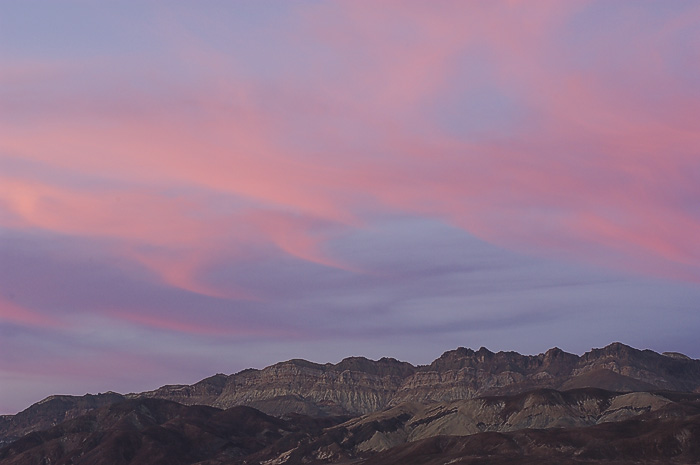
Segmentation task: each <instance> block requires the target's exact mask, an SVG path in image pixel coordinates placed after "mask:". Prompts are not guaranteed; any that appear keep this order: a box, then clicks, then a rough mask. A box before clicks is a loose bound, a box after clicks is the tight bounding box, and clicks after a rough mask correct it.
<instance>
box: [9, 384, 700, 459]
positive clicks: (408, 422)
mask: <svg viewBox="0 0 700 465" xmlns="http://www.w3.org/2000/svg"><path fill="white" fill-rule="evenodd" d="M341 422H342V423H341ZM533 427H536V428H538V429H533ZM699 460H700V394H687V393H685V394H684V393H669V392H659V393H655V394H649V393H626V394H624V393H614V392H610V391H604V390H599V389H580V390H573V391H566V392H559V391H553V390H536V391H531V392H526V393H520V394H517V395H512V396H496V397H484V398H476V399H469V400H463V401H457V402H452V403H446V404H417V403H413V404H402V405H400V406H396V407H394V408H391V409H388V410H386V411H383V412H377V413H373V414H369V415H365V416H362V417H359V418H354V419H349V420H348V419H347V418H345V419H343V418H337V417H336V418H329V417H323V418H320V419H319V418H317V419H313V418H310V417H306V416H302V415H296V414H292V415H289V416H287V417H285V418H277V417H272V416H269V415H266V414H264V413H262V412H260V411H258V410H255V409H253V408H250V407H240V406H239V407H233V408H231V409H228V410H220V409H217V408H214V407H207V406H185V405H182V404H177V403H175V402H171V401H165V400H161V399H131V400H127V401H123V402H120V403H117V404H113V405H110V406H106V407H101V408H99V409H96V410H93V411H92V412H90V413H88V414H86V415H83V416H79V417H77V418H74V419H71V420H68V421H65V422H63V423H61V424H59V425H57V426H54V427H52V428H50V429H48V430H46V431H42V432H34V433H31V434H29V435H27V436H25V437H23V438H21V439H19V440H17V441H15V442H13V443H11V444H10V445H8V446H5V447H4V448H0V463H1V464H2V465H45V464H48V463H51V464H58V465H63V464H73V465H87V464H95V465H120V464H124V465H127V464H128V465H142V464H154V465H160V464H173V465H194V464H199V465H214V464H221V465H223V464H229V465H231V464H240V465H242V464H247V465H253V464H259V465H295V464H307V463H311V464H314V463H317V464H320V463H339V464H340V463H356V464H358V465H359V464H367V465H371V464H374V465H385V464H410V463H415V464H438V463H439V464H444V463H461V464H476V463H480V464H483V463H487V464H506V463H525V464H527V463H543V464H549V463H573V462H575V463H589V464H607V465H613V464H623V463H624V464H626V463H650V464H651V463H668V464H683V463H697V462H698V461H699Z"/></svg>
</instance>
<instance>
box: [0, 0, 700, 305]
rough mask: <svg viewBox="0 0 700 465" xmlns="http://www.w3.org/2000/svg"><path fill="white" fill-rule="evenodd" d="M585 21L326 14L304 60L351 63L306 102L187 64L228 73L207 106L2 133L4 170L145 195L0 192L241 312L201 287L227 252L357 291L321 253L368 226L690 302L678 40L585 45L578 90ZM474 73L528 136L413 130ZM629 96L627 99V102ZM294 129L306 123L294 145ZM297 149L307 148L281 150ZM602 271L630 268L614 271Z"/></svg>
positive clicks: (80, 113) (80, 117)
mask: <svg viewBox="0 0 700 465" xmlns="http://www.w3.org/2000/svg"><path fill="white" fill-rule="evenodd" d="M588 5H589V4H588V3H586V2H576V3H566V4H564V3H562V2H543V3H538V4H537V5H534V6H533V5H530V4H525V3H518V2H513V3H500V4H496V5H493V4H479V5H475V4H464V5H457V4H452V3H445V4H443V7H444V8H434V7H432V6H431V7H428V6H426V5H424V4H420V3H410V4H408V5H405V6H402V7H401V8H400V10H397V8H396V7H395V6H393V5H390V4H384V5H376V3H375V2H372V3H368V2H358V3H354V2H353V3H344V4H341V5H329V6H328V5H327V6H322V7H320V9H321V10H319V11H321V13H319V16H315V15H313V14H310V15H309V16H308V17H307V21H308V22H307V23H306V24H305V25H306V26H311V27H310V29H309V30H311V31H312V33H313V34H315V35H314V36H312V37H311V39H314V40H315V39H317V38H319V37H320V38H322V39H323V40H324V41H325V42H324V43H325V44H326V45H327V47H329V48H330V49H331V50H332V51H334V52H336V53H337V54H338V55H339V56H340V57H343V58H345V57H347V58H348V62H347V65H346V66H345V67H343V66H342V65H341V67H340V68H338V69H336V70H330V71H328V70H326V71H324V70H323V69H322V68H323V63H322V62H316V63H315V64H316V66H318V67H319V76H318V77H316V76H314V75H313V74H311V75H310V76H309V78H310V82H309V83H307V85H309V86H310V87H309V88H306V87H304V83H303V82H300V80H299V79H298V76H290V77H285V76H280V77H279V81H278V82H273V83H263V84H259V83H255V82H251V81H246V80H244V79H243V78H242V77H241V76H240V75H238V74H236V73H235V72H233V71H230V70H231V69H232V68H234V67H233V66H229V65H231V63H228V62H227V61H226V60H227V58H226V54H224V53H220V52H221V50H215V49H209V48H207V47H208V45H207V44H206V43H201V42H196V43H195V46H193V47H194V49H192V50H190V51H188V56H190V57H194V58H193V59H201V60H204V61H205V62H207V63H210V62H212V61H213V62H214V65H216V66H215V67H214V68H215V69H216V70H217V72H219V73H229V72H230V73H232V74H231V75H230V76H228V77H229V79H223V78H222V77H221V76H218V75H217V76H214V75H212V76H204V77H203V78H202V79H203V80H204V84H205V85H208V84H209V83H213V84H214V85H213V89H214V90H213V91H204V90H198V89H191V88H190V89H178V95H177V96H175V95H172V96H169V97H168V98H156V97H148V96H144V95H143V94H141V93H139V92H136V91H132V92H131V93H129V92H127V94H126V95H122V96H121V97H120V98H119V101H118V102H117V101H107V102H105V101H102V102H101V103H100V104H95V103H94V99H92V98H91V97H90V96H89V95H88V96H87V97H85V96H81V95H77V96H74V95H70V92H68V95H63V94H62V92H64V91H52V92H57V93H56V94H53V93H52V94H51V95H48V96H47V97H48V100H51V98H54V99H58V100H59V101H63V102H64V103H69V101H70V100H71V99H72V98H75V99H76V100H77V101H76V102H75V103H77V105H75V108H77V109H76V110H65V108H64V106H62V105H54V106H51V108H53V109H54V110H51V111H44V112H37V113H36V114H35V115H33V116H32V118H31V119H30V121H31V124H27V123H26V121H22V122H19V121H13V120H12V119H5V120H3V121H2V122H1V123H0V131H2V132H3V134H7V136H6V137H5V136H4V137H3V140H2V141H0V149H1V150H2V151H4V152H5V153H10V154H14V155H16V156H21V157H24V158H26V159H31V160H34V161H35V162H41V163H44V164H46V165H47V166H59V167H62V168H65V169H71V170H75V171H77V172H80V173H81V174H83V175H85V176H91V175H95V174H100V175H104V174H105V173H107V174H108V176H110V177H111V178H113V179H115V180H119V181H121V182H124V183H127V184H128V183H134V184H137V185H153V186H156V187H155V188H154V190H153V191H144V190H138V189H136V190H133V189H128V190H127V189H126V188H125V189H122V190H116V191H114V192H79V191H75V190H71V189H67V188H62V187H58V186H52V185H48V184H45V183H40V182H29V181H23V180H18V179H11V178H7V177H6V178H5V180H4V181H5V182H4V183H3V187H1V188H0V189H2V192H3V194H2V195H3V197H4V198H5V203H6V204H8V205H10V206H11V211H12V212H13V214H14V217H17V218H20V219H21V223H20V224H22V225H24V226H25V227H38V228H44V229H48V230H52V231H58V232H62V233H66V234H76V235H83V234H84V235H90V236H103V237H113V238H116V239H120V240H123V241H125V242H127V243H129V244H131V245H132V246H133V247H126V248H125V249H124V250H128V251H129V252H127V253H128V254H129V256H130V258H131V259H134V260H136V261H138V262H139V263H141V264H143V265H144V266H146V267H148V268H150V269H152V270H154V271H156V272H157V273H158V274H159V276H161V278H162V279H163V281H164V282H166V283H169V284H172V285H174V286H177V287H181V288H183V289H188V290H192V291H195V292H199V293H202V294H206V295H212V296H229V297H231V296H233V297H240V298H251V297H252V296H249V295H246V293H245V290H240V291H234V292H233V294H227V293H226V292H224V291H222V290H221V289H215V288H212V287H211V286H208V285H207V284H206V283H205V282H202V280H201V279H199V278H198V277H197V275H198V273H199V272H200V271H201V270H202V269H204V268H206V265H207V263H208V262H210V261H211V260H212V257H214V256H216V254H217V250H220V248H221V247H223V246H222V245H221V244H223V243H225V242H227V240H228V242H229V243H236V244H238V245H237V246H230V245H229V246H227V247H229V249H227V250H226V253H227V254H229V255H230V256H232V257H235V256H236V254H239V253H244V252H243V251H244V250H246V249H249V248H252V247H257V246H259V245H260V244H263V243H265V242H266V241H269V242H271V243H272V244H274V245H275V246H276V247H278V248H279V249H280V250H282V251H284V252H285V253H287V254H289V255H291V256H294V257H296V258H299V259H302V260H307V261H311V262H314V263H319V264H323V265H326V266H331V267H337V268H342V269H346V270H353V271H359V270H355V269H354V268H353V266H352V264H349V263H343V262H341V261H340V260H339V259H337V258H334V257H331V256H329V255H328V254H327V253H325V252H324V242H325V241H326V240H328V238H329V237H332V235H328V234H326V233H325V232H321V231H322V230H323V227H324V226H323V225H327V224H334V225H336V226H335V227H336V228H338V229H342V228H359V227H363V222H364V221H365V220H364V219H363V218H362V216H363V211H365V210H374V211H381V210H383V211H389V212H391V211H398V212H409V213H413V214H417V215H428V216H430V217H438V218H443V219H445V220H447V221H450V222H452V223H455V224H458V225H460V226H461V227H463V228H465V229H466V230H468V231H470V232H472V233H474V234H477V235H478V236H480V237H481V238H483V239H485V240H488V241H491V242H494V243H497V244H500V245H503V246H506V247H511V248H515V249H518V250H523V251H526V252H528V251H529V252H533V253H541V252H542V250H543V249H547V248H548V247H549V248H550V250H555V251H556V252H555V253H556V254H562V255H564V256H566V257H569V258H574V259H576V260H583V261H588V260H591V253H590V249H591V246H598V247H599V250H600V252H598V253H596V254H594V255H595V256H596V258H595V259H594V261H596V262H597V263H603V264H605V265H606V266H611V267H619V268H623V269H625V270H629V269H635V270H638V271H639V270H642V271H643V272H645V273H649V274H652V275H658V274H661V275H663V276H680V275H682V276H685V279H689V280H691V281H697V279H698V270H697V267H696V266H695V265H694V262H693V260H694V259H693V258H690V259H689V258H688V257H697V256H698V247H697V245H696V240H695V238H696V237H697V232H698V218H697V216H693V214H692V213H691V212H689V211H687V210H686V207H685V206H684V205H681V204H678V203H676V202H675V201H674V200H673V199H672V198H662V195H663V193H664V192H667V191H668V190H673V189H677V188H679V187H681V186H686V188H687V189H692V186H691V184H692V183H693V182H694V180H693V179H692V178H688V177H687V172H686V171H685V169H684V168H685V167H686V166H696V164H697V161H696V155H697V152H698V148H699V147H700V136H698V134H700V132H698V131H697V123H696V121H698V114H697V109H698V101H697V96H696V95H695V94H692V95H691V96H690V97H687V96H685V95H686V93H684V92H682V91H681V90H678V91H673V90H668V88H672V87H673V86H674V85H678V84H682V82H679V80H678V78H677V73H674V72H672V71H669V70H668V69H667V66H668V63H666V62H665V61H664V60H663V54H664V52H665V51H667V48H668V45H667V44H668V43H669V41H672V40H674V34H678V33H679V32H678V31H686V30H687V27H688V23H686V22H684V21H682V18H680V17H679V18H674V20H673V21H671V22H670V23H669V24H660V28H661V29H660V32H659V33H657V34H654V33H648V31H641V32H640V31H638V30H632V31H630V34H631V38H630V39H629V40H630V41H634V40H637V38H639V37H642V38H643V39H644V41H643V43H642V45H643V47H641V46H640V49H639V50H633V51H632V52H631V54H630V56H629V60H626V61H624V62H623V63H620V64H614V65H611V64H610V63H611V62H612V61H613V60H615V59H617V58H618V56H617V55H616V54H617V53H619V50H618V49H617V48H616V46H617V45H615V44H614V46H612V47H610V52H609V53H608V51H607V50H606V47H607V43H608V42H607V40H608V38H607V37H605V36H601V37H591V38H590V45H589V46H590V47H591V48H592V49H593V50H597V51H600V55H599V56H598V57H597V58H596V61H597V64H598V66H597V67H596V68H591V69H581V66H579V65H578V64H577V63H576V60H575V58H571V59H570V60H568V61H567V60H562V59H561V58H562V56H563V55H564V54H566V53H567V52H569V51H570V52H571V53H573V54H575V53H576V52H577V50H576V49H575V48H574V49H569V48H567V47H569V46H568V45H567V44H562V43H560V41H558V37H559V36H560V35H561V34H562V33H563V31H566V30H567V28H568V27H571V26H570V24H569V21H570V20H571V19H572V18H573V17H575V15H577V14H579V13H580V12H581V11H583V10H585V8H586V7H588ZM336 9H340V10H342V13H343V14H342V15H340V14H339V15H336V16H335V19H334V20H333V21H331V22H327V21H326V20H325V19H326V18H327V16H326V15H325V12H327V11H326V10H336ZM320 19H324V21H323V22H321V21H320ZM625 27H628V26H627V25H626V26H625ZM197 44H198V45H197ZM624 45H625V44H622V45H620V47H623V46H624ZM642 48H643V51H644V53H641V50H642ZM624 50H627V49H624ZM647 52H648V53H647ZM479 56H485V57H488V59H487V60H486V61H484V60H482V61H479V60H477V61H475V63H476V64H475V66H476V65H479V64H481V63H482V62H486V63H487V64H488V65H489V69H488V70H487V71H485V73H486V75H485V76H480V75H477V76H471V75H469V76H465V77H464V80H463V81H462V85H463V86H464V87H465V88H471V87H474V88H478V86H479V85H481V84H483V81H489V82H490V83H492V84H494V85H496V86H500V87H502V88H503V89H506V90H507V91H508V92H509V93H511V94H514V95H517V97H518V102H519V104H520V105H521V106H522V107H523V108H522V111H523V112H524V113H525V114H526V115H528V116H529V118H526V120H525V122H524V123H522V126H521V127H518V128H515V129H514V130H513V131H512V132H510V133H508V134H505V135H503V137H501V138H499V137H498V136H497V135H495V136H491V138H490V139H488V140H485V141H476V140H465V139H460V138H459V137H457V136H454V135H448V134H447V132H446V131H444V130H443V129H442V128H441V127H440V125H439V124H438V123H436V122H435V121H433V120H431V117H430V116H429V115H428V114H427V113H426V112H424V109H425V108H426V107H427V106H429V105H430V104H432V103H434V101H435V99H436V98H437V97H438V96H440V95H442V94H444V93H447V94H449V93H450V92H451V91H453V90H454V89H451V88H446V86H448V84H449V83H452V82H455V79H457V78H458V77H459V76H460V74H459V73H460V72H461V71H460V69H459V68H458V67H457V66H456V63H460V60H462V61H466V62H469V60H470V59H472V58H474V57H479ZM647 57H651V58H650V59H649V58H647ZM307 59H308V60H309V61H311V63H312V64H313V63H314V61H313V57H311V58H307ZM329 73H334V76H335V77H336V79H335V80H333V79H329ZM616 73H618V74H619V75H620V76H622V77H624V78H625V80H617V79H616V78H614V76H615V75H616ZM611 75H612V76H613V77H611ZM626 78H629V79H634V81H633V82H634V86H632V87H631V88H629V89H628V87H629V86H628V83H629V82H631V81H629V80H627V79H626ZM59 84H60V82H59ZM57 87H58V88H59V89H60V87H61V86H60V85H58V86H57ZM203 87H205V86H203ZM659 89H662V90H659ZM652 93H655V95H657V97H656V98H652V97H649V95H650V94H652ZM268 95H274V96H275V97H274V98H275V100H274V101H273V99H272V97H269V96H268ZM81 98H82V99H83V100H84V101H82V102H81V101H80V99H81ZM319 102H323V104H320V103H319ZM57 108H62V111H61V112H60V113H57V112H56V110H55V109H57ZM659 109H661V110H662V111H661V112H659V111H658V110H659ZM297 115H298V116H299V117H303V118H307V119H308V121H306V120H305V121H304V123H303V125H297V124H295V118H296V117H297ZM341 115H342V118H341ZM348 121H352V125H354V126H353V127H356V128H357V131H356V133H357V134H358V136H357V139H362V137H363V134H370V135H371V136H372V137H371V138H370V139H368V140H367V141H365V142H364V144H365V145H364V146H363V145H362V141H361V140H353V138H352V137H349V136H348V135H347V134H346V132H344V131H349V129H347V128H345V126H346V125H348ZM310 124H311V127H313V128H319V130H318V131H315V130H309V129H308V127H309V125H310ZM295 131H297V132H299V131H301V134H303V135H304V136H305V139H304V140H303V141H302V142H300V143H298V144H296V145H293V146H290V145H288V142H289V140H290V139H293V138H294V137H298V136H294V137H292V133H294V132H295ZM37 134H40V135H41V137H37ZM351 134H353V132H351ZM329 147H330V149H329ZM367 148H368V151H369V153H370V155H368V154H367V153H366V152H365V151H364V149H367ZM661 154H663V156H661ZM173 186H175V187H176V188H196V189H202V190H209V191H210V192H212V193H217V194H224V195H230V196H235V197H236V198H237V199H239V200H240V201H241V202H242V203H243V204H245V206H244V207H241V208H240V209H238V211H233V212H229V213H228V214H211V215H208V216H207V215H205V216H200V214H199V212H202V211H204V212H208V211H209V210H208V209H207V207H206V205H205V204H204V203H203V202H199V201H193V200H192V199H191V198H185V197H177V196H175V197H169V196H167V195H164V194H163V193H162V191H161V190H159V188H161V187H162V188H167V187H173ZM270 211H279V212H281V213H275V214H271V213H269V212H270ZM7 221H8V223H7V224H6V226H8V227H10V226H11V227H17V224H18V223H17V220H14V221H13V222H11V223H10V222H9V220H7ZM661 221H663V224H664V225H665V226H659V223H660V222H661ZM142 245H158V246H162V247H165V248H166V249H168V252H167V253H166V254H159V253H154V252H143V251H141V250H142V249H139V247H137V246H142ZM611 250H613V251H617V252H619V253H620V254H622V256H623V257H626V258H625V259H624V260H622V261H620V259H619V256H618V255H616V258H615V259H614V260H606V259H605V256H606V255H607V254H608V251H611ZM167 255H169V256H170V257H172V258H168V257H167ZM640 260H641V263H642V266H639V263H640ZM660 264H663V265H664V266H659V265H660ZM674 264H677V265H678V268H677V269H676V268H674V266H675V265H674ZM659 270H666V271H659Z"/></svg>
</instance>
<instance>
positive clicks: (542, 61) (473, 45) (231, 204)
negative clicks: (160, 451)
mask: <svg viewBox="0 0 700 465" xmlns="http://www.w3.org/2000/svg"><path fill="white" fill-rule="evenodd" d="M698 63H700V4H699V3H698V2H696V1H683V0H675V1H672V2H658V1H653V2H652V1H645V0H637V1H631V0H630V1H617V2H611V1H607V0H605V1H576V0H572V1H566V2H562V1H559V0H553V1H547V0H534V1H522V2H521V1H506V0H502V1H468V2H465V1H443V0H436V1H430V2H419V1H410V0H408V1H402V2H394V1H390V0H387V1H382V2H376V1H373V0H372V1H370V0H347V1H342V0H340V1H333V2H322V1H310V0H308V1H304V0H299V1H290V2H273V1H267V0H249V1H235V2H230V1H214V0H203V1H198V2H188V1H171V0H169V1H126V0H124V1H114V2H98V1H89V0H84V1H71V0H66V1H55V2H42V1H34V0H28V1H21V2H20V1H11V0H0V413H6V414H12V413H16V412H17V411H20V410H23V409H24V408H26V407H28V406H29V405H30V404H32V403H34V402H37V401H39V400H40V399H42V398H44V397H46V396H48V395H51V394H58V393H61V394H75V395H82V394H85V393H86V392H91V393H97V392H105V391H108V390H113V391H118V392H123V393H126V392H139V391H143V390H147V389H154V388H156V387H158V386H161V385H164V384H184V383H188V384H189V383H194V382H196V381H198V380H200V379H202V378H204V377H207V376H210V375H212V374H214V373H217V372H221V373H234V372H237V371H240V370H242V369H245V368H248V367H254V368H263V367H265V366H267V365H270V364H272V363H275V362H278V361H283V360H288V359H291V358H305V359H307V360H311V361H314V362H319V363H326V362H332V363H336V362H338V361H340V360H341V359H343V358H345V357H348V356H366V357H369V358H373V359H378V358H380V357H383V356H388V357H395V358H398V359H400V360H405V361H408V362H411V363H414V364H426V363H429V362H430V361H432V360H433V359H435V358H437V357H438V356H440V354H441V353H443V352H444V351H446V350H450V349H454V348H456V347H459V346H464V347H471V348H473V349H477V348H479V347H481V346H485V347H487V348H489V349H490V350H492V351H499V350H514V351H518V352H521V353H526V354H537V353H541V352H544V351H546V350H547V349H549V348H551V347H555V346H557V347H560V348H562V349H564V350H566V351H569V352H572V353H578V354H581V353H583V352H585V351H587V350H589V349H591V348H593V347H603V346H605V345H607V344H609V343H611V342H614V341H620V342H623V343H625V344H629V345H632V346H634V347H637V348H640V349H644V348H650V349H653V350H656V351H658V352H662V351H677V352H683V353H686V354H687V355H689V356H691V357H694V358H700V338H698V334H699V333H700V66H698Z"/></svg>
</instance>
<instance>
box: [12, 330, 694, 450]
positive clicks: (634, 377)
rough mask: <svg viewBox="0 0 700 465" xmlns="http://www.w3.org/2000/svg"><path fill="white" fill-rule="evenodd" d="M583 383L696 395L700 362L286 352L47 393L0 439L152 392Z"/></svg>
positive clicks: (452, 397)
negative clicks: (309, 356)
mask: <svg viewBox="0 0 700 465" xmlns="http://www.w3.org/2000/svg"><path fill="white" fill-rule="evenodd" d="M587 387H590V388H600V389H606V390H610V391H620V392H631V391H653V390H667V391H684V392H694V391H695V392H700V360H695V359H691V358H689V357H687V356H684V355H683V354H677V353H673V354H672V355H663V354H659V353H657V352H654V351H651V350H648V349H646V350H638V349H634V348H632V347H630V346H627V345H625V344H621V343H612V344H610V345H608V346H606V347H604V348H600V349H592V350H590V351H588V352H586V353H584V354H583V355H580V356H579V355H575V354H570V353H567V352H564V351H563V350H561V349H559V348H556V347H555V348H552V349H549V350H548V351H546V352H544V353H541V354H538V355H521V354H519V353H517V352H513V351H509V352H503V351H501V352H495V353H494V352H491V351H490V350H488V349H486V348H484V347H481V348H480V349H478V350H476V351H474V350H472V349H468V348H465V347H458V348H457V349H453V350H449V351H446V352H444V353H443V354H442V355H441V356H440V357H438V358H437V359H435V360H434V361H433V362H432V363H430V364H428V365H422V366H414V365H412V364H410V363H408V362H402V361H399V360H396V359H393V358H387V357H384V358H381V359H379V360H376V361H374V360H370V359H367V358H365V357H347V358H345V359H343V360H341V361H340V362H338V363H336V364H332V363H325V364H319V363H314V362H309V361H306V360H303V359H291V360H288V361H285V362H279V363H276V364H273V365H271V366H269V367H266V368H263V369H246V370H243V371H240V372H238V373H234V374H231V375H226V374H222V373H219V374H216V375H213V376H210V377H208V378H204V379H203V380H201V381H199V382H197V383H194V384H192V385H165V386H161V387H160V388H157V389H155V390H152V391H145V392H141V393H130V394H125V395H122V394H118V393H113V392H109V393H104V394H98V395H93V394H88V395H86V396H49V397H47V398H46V399H43V400H42V401H40V402H38V403H36V404H33V405H32V406H30V407H29V408H27V409H25V410H24V411H22V412H20V413H18V414H16V415H12V416H5V417H2V418H0V441H4V442H7V441H9V440H12V439H14V438H17V437H20V436H22V435H24V434H27V433H29V432H31V431H34V430H37V429H45V428H47V427H50V426H53V425H56V424H58V423H60V422H62V421H65V420H69V419H71V418H75V417H77V416H79V415H82V414H85V413H87V412H88V411H90V410H92V409H95V408H99V407H101V406H104V405H107V404H109V403H113V402H114V401H117V400H126V399H139V398H159V399H165V400H170V401H174V402H178V403H181V404H184V405H207V406H211V407H216V408H222V409H227V408H231V407H234V406H239V405H243V406H250V407H254V408H256V409H258V410H261V411H263V412H265V413H267V414H270V415H273V416H283V415H286V414H290V413H297V414H304V415H308V416H313V417H321V416H341V415H350V416H358V415H364V414H369V413H373V412H377V411H381V410H383V409H386V408H391V407H393V406H396V405H400V404H404V403H407V402H419V403H430V402H452V401H458V400H467V399H472V398H476V397H483V396H489V395H491V396H494V395H496V396H497V395H510V394H515V393H518V392H523V391H526V390H533V389H539V388H543V389H557V390H567V389H576V388H587ZM1 443H2V442H0V444H1Z"/></svg>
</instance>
